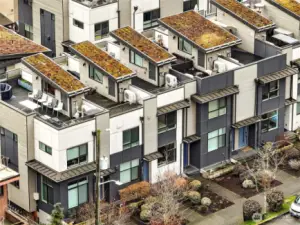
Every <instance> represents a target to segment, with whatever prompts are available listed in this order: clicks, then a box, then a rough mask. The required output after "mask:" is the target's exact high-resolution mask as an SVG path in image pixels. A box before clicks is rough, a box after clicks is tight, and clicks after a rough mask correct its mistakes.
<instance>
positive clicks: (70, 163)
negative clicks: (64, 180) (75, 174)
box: [66, 143, 89, 168]
mask: <svg viewBox="0 0 300 225" xmlns="http://www.w3.org/2000/svg"><path fill="white" fill-rule="evenodd" d="M82 146H85V150H86V153H85V154H81V151H82V148H81V147H82ZM75 148H78V157H77V158H73V159H68V151H70V150H73V149H75ZM88 152H89V151H88V143H84V144H81V145H77V146H74V147H72V148H68V149H67V152H66V153H67V168H72V167H75V166H78V165H82V164H86V163H87V162H88V160H89V158H88V156H89V154H88ZM83 159H84V160H83ZM75 161H77V163H76V162H75Z"/></svg>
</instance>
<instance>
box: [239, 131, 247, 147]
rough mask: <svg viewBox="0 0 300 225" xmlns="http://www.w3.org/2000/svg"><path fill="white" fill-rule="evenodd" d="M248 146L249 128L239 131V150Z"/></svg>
mask: <svg viewBox="0 0 300 225" xmlns="http://www.w3.org/2000/svg"><path fill="white" fill-rule="evenodd" d="M245 146H248V127H242V128H240V129H239V148H243V147H245Z"/></svg>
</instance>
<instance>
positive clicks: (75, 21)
mask: <svg viewBox="0 0 300 225" xmlns="http://www.w3.org/2000/svg"><path fill="white" fill-rule="evenodd" d="M73 25H74V26H75V27H78V28H81V29H83V28H84V25H83V22H80V21H78V20H75V19H73Z"/></svg>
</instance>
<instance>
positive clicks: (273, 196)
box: [267, 191, 284, 212]
mask: <svg viewBox="0 0 300 225" xmlns="http://www.w3.org/2000/svg"><path fill="white" fill-rule="evenodd" d="M283 202H284V195H283V192H282V191H272V192H271V193H269V194H267V203H268V205H269V209H270V210H271V211H272V212H278V211H280V210H281V209H282V204H283Z"/></svg>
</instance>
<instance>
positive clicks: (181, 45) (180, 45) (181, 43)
mask: <svg viewBox="0 0 300 225" xmlns="http://www.w3.org/2000/svg"><path fill="white" fill-rule="evenodd" d="M185 43H187V44H188V45H190V46H191V51H190V52H189V51H188V50H186V49H184V44H185ZM177 45H178V46H177V47H178V50H179V51H181V52H184V53H186V54H188V55H192V53H193V45H192V44H191V43H189V42H188V41H187V40H185V39H184V38H182V37H178V43H177Z"/></svg>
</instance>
